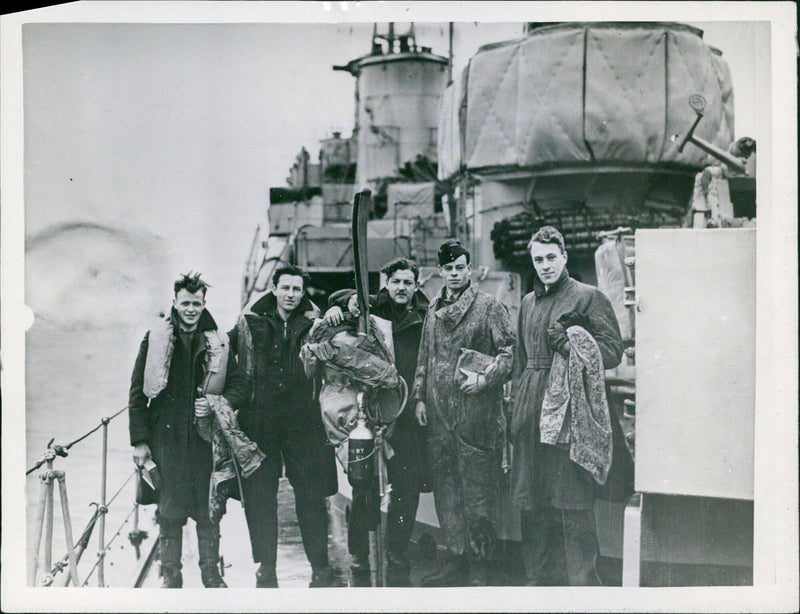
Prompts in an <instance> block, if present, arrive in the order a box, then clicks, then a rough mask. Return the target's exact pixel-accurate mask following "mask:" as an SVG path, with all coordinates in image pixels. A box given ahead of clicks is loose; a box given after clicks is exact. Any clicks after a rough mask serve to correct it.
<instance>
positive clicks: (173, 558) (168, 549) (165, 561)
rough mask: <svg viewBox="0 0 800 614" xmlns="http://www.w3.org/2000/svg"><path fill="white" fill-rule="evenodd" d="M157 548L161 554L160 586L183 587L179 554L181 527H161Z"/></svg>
mask: <svg viewBox="0 0 800 614" xmlns="http://www.w3.org/2000/svg"><path fill="white" fill-rule="evenodd" d="M160 532H161V537H160V538H159V544H158V550H159V555H160V556H161V571H160V574H161V588H183V576H182V575H181V568H182V566H181V554H182V552H183V548H182V546H183V543H182V539H183V530H182V528H181V527H170V528H168V529H165V528H164V527H161V530H160Z"/></svg>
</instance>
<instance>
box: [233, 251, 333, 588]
mask: <svg viewBox="0 0 800 614" xmlns="http://www.w3.org/2000/svg"><path fill="white" fill-rule="evenodd" d="M306 281H307V275H306V273H305V272H304V271H303V270H302V269H301V268H300V267H297V266H294V265H280V266H279V267H278V269H277V270H276V271H275V273H274V275H273V277H272V285H273V287H272V290H271V291H270V292H268V293H266V294H264V295H263V296H262V297H261V298H259V299H257V300H256V301H255V302H254V303H253V304H252V306H251V307H250V308H249V309H245V311H244V312H243V313H242V314H241V315H240V316H239V321H238V322H237V325H236V327H235V328H234V329H233V330H232V331H230V332H229V333H228V335H229V337H230V342H231V348H232V351H233V352H235V353H236V355H237V357H238V364H239V367H240V368H241V369H242V372H243V374H244V375H245V376H246V377H247V379H248V380H249V382H250V383H251V386H250V393H249V395H247V397H248V398H246V399H241V398H236V399H235V400H234V402H233V403H232V404H234V406H236V404H239V403H241V405H242V409H241V410H240V412H239V416H238V418H239V425H240V426H241V428H242V431H244V433H245V435H247V436H248V437H249V438H250V439H251V440H252V441H254V442H255V443H256V444H257V445H258V447H259V448H260V449H261V450H262V451H263V452H264V453H265V454H266V458H265V459H264V461H263V462H262V463H261V466H260V467H259V468H258V469H257V470H256V472H255V473H253V474H252V475H251V476H250V477H248V478H247V479H245V480H244V481H243V490H244V498H245V516H246V518H247V526H248V529H249V531H250V543H251V546H252V549H253V559H254V560H255V562H257V563H260V565H259V567H258V570H257V571H256V587H257V588H275V587H277V586H278V580H277V575H276V569H275V567H276V563H277V555H278V480H279V479H280V477H281V476H282V475H283V470H284V467H285V468H286V476H287V477H288V478H289V482H290V483H291V485H292V488H293V489H294V496H295V506H296V507H295V508H296V511H297V521H298V524H299V525H300V534H301V536H302V539H303V548H304V549H305V553H306V557H307V558H308V562H309V563H310V564H311V568H312V576H311V582H310V584H309V586H310V587H312V588H314V587H326V586H332V585H335V584H336V582H337V578H336V575H335V573H334V571H333V569H332V568H331V566H330V565H329V562H328V511H327V506H326V502H325V498H326V497H328V496H331V495H334V494H336V491H337V489H338V483H337V477H336V466H335V464H334V463H335V461H334V456H333V448H332V447H331V446H329V445H327V439H326V436H325V431H324V428H323V426H322V419H321V417H320V412H319V404H318V403H317V402H316V401H315V400H314V394H313V385H314V382H313V380H310V379H308V378H306V376H305V372H304V371H303V364H302V362H301V360H300V348H301V347H302V345H303V343H304V341H305V338H306V336H307V335H308V331H309V329H310V328H311V326H312V324H313V323H314V319H315V317H316V316H317V315H318V314H319V310H318V309H317V308H316V307H315V306H314V304H313V303H312V302H311V301H310V300H309V299H308V297H307V296H306V294H305V288H306ZM232 394H233V396H235V394H234V393H232Z"/></svg>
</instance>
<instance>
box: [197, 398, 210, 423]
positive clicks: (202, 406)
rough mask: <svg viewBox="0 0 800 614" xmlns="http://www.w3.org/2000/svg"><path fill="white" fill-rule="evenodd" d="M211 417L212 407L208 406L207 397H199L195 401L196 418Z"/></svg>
mask: <svg viewBox="0 0 800 614" xmlns="http://www.w3.org/2000/svg"><path fill="white" fill-rule="evenodd" d="M209 415H211V405H209V404H208V399H207V398H206V397H198V398H196V399H195V400H194V417H195V418H205V417H206V416H209Z"/></svg>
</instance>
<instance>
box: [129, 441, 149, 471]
mask: <svg viewBox="0 0 800 614" xmlns="http://www.w3.org/2000/svg"><path fill="white" fill-rule="evenodd" d="M150 456H151V454H150V446H149V445H147V443H145V442H141V443H137V444H136V445H135V446H133V464H134V465H136V466H137V467H141V466H143V465H144V463H145V461H146V460H147V459H148V458H150Z"/></svg>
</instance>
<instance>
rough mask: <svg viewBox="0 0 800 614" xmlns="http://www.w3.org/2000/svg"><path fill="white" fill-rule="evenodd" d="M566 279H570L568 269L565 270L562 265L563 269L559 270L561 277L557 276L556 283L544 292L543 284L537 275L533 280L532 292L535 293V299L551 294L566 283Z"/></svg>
mask: <svg viewBox="0 0 800 614" xmlns="http://www.w3.org/2000/svg"><path fill="white" fill-rule="evenodd" d="M568 279H570V277H569V271H568V270H567V267H564V270H563V271H561V277H559V278H558V280H557V281H556V283H554V284H553V285H552V286H550V290H548V291H546V292H545V287H544V284H543V283H542V281H541V280H540V279H539V276H538V275H537V276H536V279H534V280H533V292H534V294H535V295H536V298H537V299H540V298H542V297H543V296H550V295H551V294H555V293H556V292H558V291H559V290H561V289H562V288H563V287H564V286H565V285H567V280H568Z"/></svg>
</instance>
